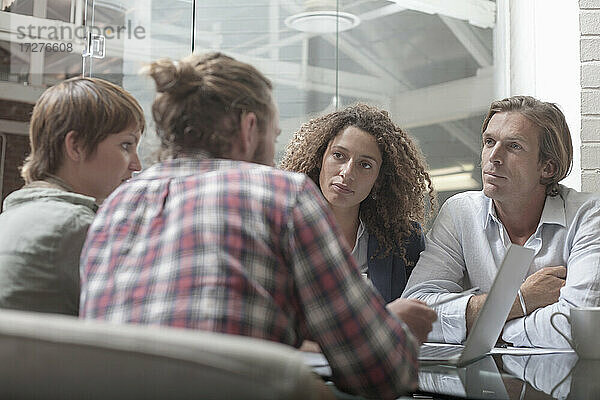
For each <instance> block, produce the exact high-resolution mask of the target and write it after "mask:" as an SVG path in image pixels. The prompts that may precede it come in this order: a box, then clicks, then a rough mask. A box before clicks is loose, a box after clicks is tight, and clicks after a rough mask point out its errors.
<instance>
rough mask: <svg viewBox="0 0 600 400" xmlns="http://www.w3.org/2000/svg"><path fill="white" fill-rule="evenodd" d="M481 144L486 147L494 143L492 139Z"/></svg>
mask: <svg viewBox="0 0 600 400" xmlns="http://www.w3.org/2000/svg"><path fill="white" fill-rule="evenodd" d="M483 143H485V144H486V145H487V146H489V145H492V144H494V141H493V140H492V139H485V140H484V141H483Z"/></svg>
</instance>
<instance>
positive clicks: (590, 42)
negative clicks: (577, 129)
mask: <svg viewBox="0 0 600 400" xmlns="http://www.w3.org/2000/svg"><path fill="white" fill-rule="evenodd" d="M579 9H580V14H579V23H580V30H581V40H580V48H581V189H582V190H583V191H585V192H600V0H580V1H579Z"/></svg>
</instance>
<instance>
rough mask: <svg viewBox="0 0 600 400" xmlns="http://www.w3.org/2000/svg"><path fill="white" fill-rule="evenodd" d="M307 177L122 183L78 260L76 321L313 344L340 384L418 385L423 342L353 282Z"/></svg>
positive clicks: (224, 167) (255, 168)
mask: <svg viewBox="0 0 600 400" xmlns="http://www.w3.org/2000/svg"><path fill="white" fill-rule="evenodd" d="M339 237H341V233H340V232H339V230H338V229H337V227H336V225H335V223H334V219H333V216H332V214H331V212H330V211H329V207H328V206H327V203H326V202H325V200H324V199H323V198H322V196H321V193H320V191H319V190H318V188H317V187H316V186H315V185H314V183H313V182H312V181H311V180H310V179H309V178H308V177H307V176H305V175H301V174H295V173H290V172H284V171H280V170H277V169H274V168H270V167H266V166H260V165H256V164H251V163H244V162H239V161H231V160H215V159H191V158H187V159H175V160H170V161H166V162H163V163H160V164H156V165H154V166H152V167H151V168H149V169H148V170H146V171H145V172H143V173H142V174H140V175H139V176H137V177H136V178H134V179H132V180H130V181H129V182H127V183H125V184H123V185H122V186H121V187H119V188H118V189H117V190H116V191H115V192H114V193H113V194H112V195H111V196H110V197H109V198H108V199H107V200H106V201H105V202H104V204H103V205H102V207H101V208H100V210H99V212H98V215H97V217H96V219H95V220H94V222H93V224H92V226H91V227H90V230H89V233H88V237H87V241H86V244H85V246H84V249H83V252H82V255H81V283H82V287H81V290H82V293H81V309H80V312H81V316H82V317H83V318H94V319H103V320H110V321H114V322H129V323H141V324H160V325H169V326H175V327H183V328H190V329H201V330H208V331H215V332H223V333H229V334H236V335H247V336H253V337H256V338H262V339H266V340H272V341H276V342H281V343H286V344H289V345H292V346H296V347H298V346H300V344H301V343H302V341H303V340H304V339H312V340H314V341H316V342H317V343H318V344H319V345H320V346H321V349H322V350H323V352H324V354H325V356H326V357H327V359H328V360H329V363H330V366H331V368H332V373H333V379H334V381H335V383H336V385H337V386H338V388H340V389H341V390H344V391H347V392H349V393H357V394H362V395H366V396H376V397H380V398H395V397H397V396H398V395H400V394H402V393H405V392H406V391H408V390H411V389H414V388H415V387H416V378H417V348H418V347H417V343H416V341H415V340H414V338H413V337H412V335H411V334H410V333H408V332H409V330H408V329H407V328H406V326H405V325H404V324H402V323H401V322H400V321H399V320H397V319H396V318H395V317H394V316H393V315H391V314H390V313H389V312H388V311H387V310H386V309H385V305H384V302H383V300H382V298H381V297H380V296H379V295H378V294H376V293H375V292H374V291H373V289H372V288H371V287H370V286H369V285H368V284H367V283H366V282H365V281H364V280H363V278H362V277H361V275H360V273H359V271H358V269H357V267H356V264H355V262H354V260H353V259H352V257H351V255H350V252H349V251H348V249H347V248H346V247H345V245H342V244H341V242H340V240H339V239H338V238H339Z"/></svg>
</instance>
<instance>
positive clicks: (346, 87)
mask: <svg viewBox="0 0 600 400" xmlns="http://www.w3.org/2000/svg"><path fill="white" fill-rule="evenodd" d="M438 3H442V2H437V1H436V2H433V1H417V2H415V1H402V0H398V1H385V0H372V1H327V0H320V1H315V0H308V1H306V0H304V1H300V0H296V1H294V0H258V1H257V0H254V1H249V0H245V1H238V0H229V1H223V0H197V1H196V5H195V7H196V8H195V16H196V20H195V27H196V29H195V41H194V48H195V50H196V51H208V50H219V51H224V52H226V53H228V54H231V55H233V56H235V57H237V58H240V59H242V60H245V61H248V62H250V63H252V64H254V65H256V66H257V67H258V68H259V69H261V70H262V71H264V72H265V73H266V74H267V75H268V76H269V77H270V78H271V79H272V80H273V82H274V84H275V96H276V101H277V103H278V105H279V109H280V114H281V127H282V131H283V134H282V137H281V138H280V140H279V144H278V155H281V152H282V151H283V150H284V148H285V145H286V144H287V142H288V141H289V138H290V136H291V135H292V134H293V132H294V131H295V130H297V129H298V128H299V126H300V125H301V123H302V122H304V121H306V120H307V119H308V118H310V117H311V116H314V115H317V114H321V113H326V112H330V111H333V110H335V109H336V107H343V106H346V105H349V104H352V103H355V102H358V101H361V102H367V103H370V104H373V105H377V106H380V107H383V108H385V109H386V110H388V111H389V112H390V113H391V115H392V117H393V118H394V120H395V121H396V122H397V123H398V124H400V126H402V127H403V128H406V129H407V130H408V131H409V132H410V133H411V134H412V135H413V137H415V138H416V139H417V141H418V142H419V144H420V146H421V148H422V150H423V152H424V153H425V155H426V157H427V160H428V163H429V165H430V170H431V173H432V174H433V175H434V176H435V178H434V179H435V185H436V189H438V191H440V192H442V193H440V197H441V199H440V200H442V201H443V200H444V199H445V198H446V197H448V196H449V195H451V194H453V193H455V192H457V191H463V190H467V189H479V188H480V187H481V178H480V170H479V167H478V165H479V155H480V142H481V139H480V128H481V122H482V119H483V116H484V114H485V112H486V110H487V107H488V106H489V103H490V102H491V101H492V99H493V90H494V68H493V67H494V66H493V60H494V55H493V28H494V23H495V12H496V10H495V3H494V2H491V1H471V2H470V4H472V5H473V6H472V7H465V6H464V2H461V3H462V4H463V7H459V6H458V5H457V4H454V3H455V2H453V1H448V2H443V3H444V4H445V5H443V6H442V5H439V4H438ZM331 15H333V16H337V19H336V18H333V23H332V24H331V25H330V26H329V27H328V25H327V22H326V21H327V16H331ZM328 28H329V29H328Z"/></svg>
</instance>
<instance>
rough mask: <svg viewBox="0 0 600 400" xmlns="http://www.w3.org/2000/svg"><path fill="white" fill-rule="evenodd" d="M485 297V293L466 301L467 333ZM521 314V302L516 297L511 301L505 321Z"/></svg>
mask: <svg viewBox="0 0 600 400" xmlns="http://www.w3.org/2000/svg"><path fill="white" fill-rule="evenodd" d="M486 298H487V294H480V295H477V296H472V297H471V298H470V299H469V302H468V303H467V311H466V313H465V314H466V323H467V334H468V333H469V331H470V330H471V327H472V326H473V324H474V323H475V320H476V319H477V316H478V315H479V312H480V311H481V307H483V303H485V299H486ZM522 316H523V309H522V308H521V303H520V302H519V298H518V297H516V298H515V301H513V305H512V307H511V309H510V312H509V313H508V317H506V320H507V321H510V320H511V319H515V318H520V317H522Z"/></svg>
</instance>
